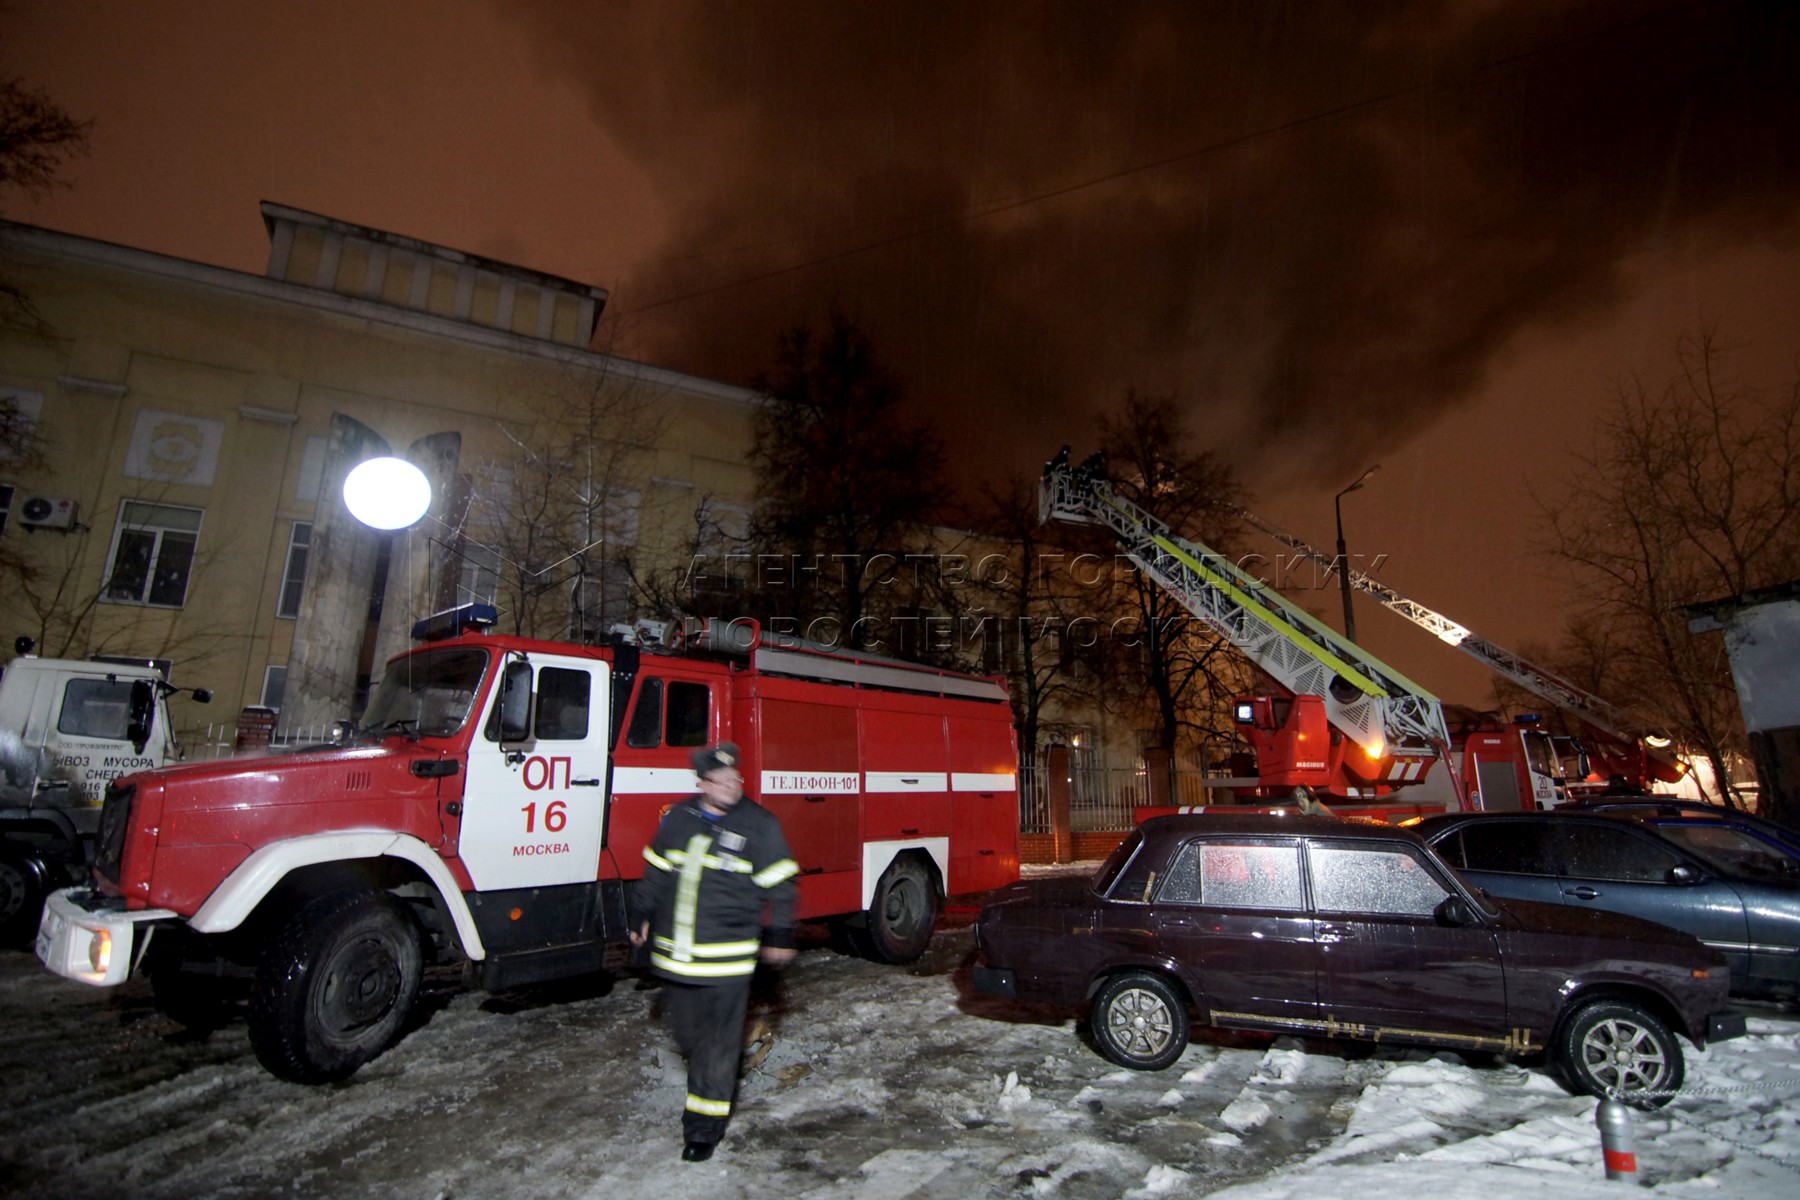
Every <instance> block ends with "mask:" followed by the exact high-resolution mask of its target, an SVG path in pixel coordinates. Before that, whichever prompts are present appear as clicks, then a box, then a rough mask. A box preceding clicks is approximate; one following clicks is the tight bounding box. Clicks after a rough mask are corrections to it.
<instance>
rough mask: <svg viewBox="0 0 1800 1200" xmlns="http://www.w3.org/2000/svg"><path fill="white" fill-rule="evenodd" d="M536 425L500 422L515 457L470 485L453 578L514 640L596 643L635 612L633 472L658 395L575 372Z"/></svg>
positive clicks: (636, 497) (659, 425) (533, 420)
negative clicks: (496, 611)
mask: <svg viewBox="0 0 1800 1200" xmlns="http://www.w3.org/2000/svg"><path fill="white" fill-rule="evenodd" d="M530 407H531V410H532V411H533V412H534V414H535V415H533V416H531V417H527V418H524V419H520V420H512V421H502V422H500V429H501V431H502V433H503V434H504V435H505V437H506V439H507V440H508V441H509V442H510V444H511V445H512V447H513V451H512V453H511V454H510V455H507V456H506V457H503V458H494V459H489V460H486V461H482V462H478V463H476V464H475V465H474V466H473V467H472V468H471V469H470V470H469V471H468V473H467V476H466V486H467V489H468V498H467V505H466V508H465V513H464V516H463V520H462V523H461V525H460V528H459V529H458V530H457V531H456V533H455V536H453V537H452V539H450V540H451V543H452V546H453V549H454V551H455V553H454V556H453V561H452V564H451V566H450V569H451V570H453V571H454V572H455V575H456V578H457V579H458V580H459V582H460V587H461V589H462V591H463V593H464V594H463V595H462V596H461V597H459V598H460V599H465V600H466V599H469V598H471V596H480V595H492V596H493V597H494V600H495V603H496V604H497V605H498V606H499V607H500V608H501V610H502V619H503V621H504V623H505V624H507V625H508V626H510V627H511V628H512V630H513V631H514V632H515V633H518V634H523V635H527V636H534V637H547V638H557V639H562V640H567V641H574V642H593V641H596V640H598V639H599V638H601V637H602V636H604V634H605V632H606V629H607V628H608V626H609V625H610V624H612V623H613V622H615V621H618V620H621V619H623V618H624V617H625V616H627V615H629V613H630V610H631V608H632V600H633V597H632V576H633V572H634V565H633V562H632V559H633V555H634V554H635V552H636V547H637V541H638V537H637V534H638V523H639V517H640V511H641V508H642V504H643V494H642V490H641V486H642V481H641V480H640V478H639V474H638V471H639V466H640V463H641V460H642V457H643V455H644V454H645V452H646V450H647V448H648V447H650V446H652V445H653V444H655V442H656V440H657V438H658V437H659V436H660V435H661V432H662V429H663V426H664V418H663V416H662V411H663V405H662V404H660V403H659V399H658V397H657V395H656V394H655V392H654V389H652V388H650V387H647V386H645V385H642V384H638V383H636V382H633V381H629V380H622V379H620V378H618V377H617V376H616V375H610V374H608V375H599V376H594V375H591V374H588V373H578V372H576V371H575V370H574V369H573V368H571V371H570V374H569V376H568V378H567V379H565V380H563V381H561V382H560V383H558V384H556V385H555V386H554V387H553V388H552V389H551V393H550V394H548V395H546V396H544V397H543V398H542V400H541V402H540V403H539V404H536V405H532V406H530Z"/></svg>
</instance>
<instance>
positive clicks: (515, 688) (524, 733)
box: [500, 659, 531, 743]
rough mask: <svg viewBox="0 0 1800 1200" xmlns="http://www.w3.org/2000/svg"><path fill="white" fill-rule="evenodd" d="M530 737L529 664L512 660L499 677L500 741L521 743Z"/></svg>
mask: <svg viewBox="0 0 1800 1200" xmlns="http://www.w3.org/2000/svg"><path fill="white" fill-rule="evenodd" d="M530 736H531V664H530V663H528V662H522V661H520V660H518V659H514V660H512V661H511V662H509V663H507V664H506V670H505V672H504V674H502V675H501V677H500V740H501V742H503V743H504V742H522V741H524V740H525V739H526V738H528V737H530Z"/></svg>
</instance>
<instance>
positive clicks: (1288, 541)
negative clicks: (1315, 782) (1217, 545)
mask: <svg viewBox="0 0 1800 1200" xmlns="http://www.w3.org/2000/svg"><path fill="white" fill-rule="evenodd" d="M1229 508H1230V511H1231V512H1232V513H1234V514H1235V515H1236V516H1239V517H1241V518H1243V519H1244V520H1245V521H1248V522H1249V523H1250V524H1252V525H1254V526H1256V527H1257V528H1258V529H1260V530H1262V531H1263V532H1264V533H1266V534H1268V535H1269V536H1270V537H1272V538H1274V539H1275V540H1276V541H1278V542H1280V543H1282V544H1283V545H1285V546H1288V547H1289V548H1291V549H1294V550H1298V551H1299V552H1300V553H1301V554H1303V555H1305V556H1306V557H1307V558H1308V559H1310V560H1311V561H1312V562H1313V563H1314V564H1315V565H1316V566H1319V567H1322V568H1324V569H1325V570H1326V571H1328V572H1330V571H1336V570H1338V569H1340V564H1338V563H1337V562H1335V561H1334V560H1333V559H1331V558H1329V557H1327V556H1326V555H1323V554H1321V553H1319V552H1318V551H1317V550H1315V549H1313V548H1312V547H1311V546H1309V545H1307V544H1306V543H1305V542H1303V541H1301V540H1300V539H1299V538H1297V537H1295V536H1294V535H1293V534H1291V533H1287V532H1285V531H1283V530H1281V529H1277V528H1276V527H1275V526H1273V525H1271V524H1269V523H1268V522H1267V521H1264V520H1263V519H1262V518H1261V517H1258V516H1257V515H1256V514H1255V513H1253V512H1250V511H1249V510H1248V509H1245V508H1243V507H1241V506H1238V505H1235V504H1234V505H1230V506H1229ZM1341 569H1342V570H1343V571H1344V572H1345V574H1346V576H1347V577H1348V579H1349V580H1350V586H1351V587H1354V588H1356V589H1357V590H1358V591H1360V592H1363V593H1364V594H1366V595H1368V596H1372V597H1374V598H1375V599H1376V600H1378V601H1379V602H1380V603H1381V604H1382V605H1383V606H1385V607H1386V608H1388V609H1389V610H1391V611H1393V612H1397V613H1399V614H1400V615H1401V616H1403V617H1405V618H1406V619H1407V620H1409V621H1411V622H1412V623H1413V624H1415V625H1417V626H1418V627H1419V628H1421V629H1423V630H1425V631H1426V632H1428V633H1430V634H1431V635H1432V636H1433V637H1435V638H1437V639H1439V640H1440V641H1443V642H1445V643H1447V644H1449V645H1452V646H1455V647H1456V648H1457V649H1458V650H1461V651H1462V652H1463V653H1464V654H1467V655H1469V656H1470V657H1472V658H1474V659H1476V660H1478V661H1479V662H1481V663H1482V664H1483V665H1485V666H1487V667H1488V668H1490V669H1491V670H1493V671H1495V672H1497V673H1498V674H1501V675H1504V676H1505V677H1506V678H1508V679H1510V680H1512V681H1513V682H1514V683H1516V684H1518V685H1519V686H1520V687H1522V688H1524V689H1525V690H1526V691H1528V692H1530V693H1531V694H1532V695H1534V696H1539V697H1542V698H1543V699H1545V700H1548V701H1549V702H1550V703H1551V704H1554V705H1556V706H1557V707H1558V708H1562V709H1566V710H1568V711H1569V712H1571V713H1574V714H1575V715H1576V716H1577V717H1579V718H1580V719H1581V720H1582V721H1584V722H1586V723H1587V724H1589V725H1592V726H1593V727H1594V728H1595V729H1597V730H1599V731H1600V732H1601V733H1607V734H1611V735H1612V736H1613V737H1616V738H1618V739H1620V740H1621V741H1624V742H1627V743H1630V744H1633V745H1637V744H1639V743H1640V741H1641V739H1640V737H1639V735H1638V734H1635V733H1630V732H1627V731H1628V730H1629V729H1630V728H1631V726H1632V725H1633V723H1634V722H1632V720H1631V718H1630V717H1629V716H1627V715H1626V714H1625V713H1624V712H1622V711H1620V709H1619V708H1618V706H1617V705H1614V704H1612V703H1611V702H1609V701H1607V700H1603V699H1601V698H1600V697H1599V696H1596V695H1594V694H1593V693H1592V692H1590V691H1587V690H1586V689H1585V688H1580V687H1577V686H1576V685H1575V684H1572V683H1570V682H1569V681H1568V680H1566V679H1564V678H1562V677H1561V676H1559V675H1557V674H1556V673H1555V672H1554V671H1551V670H1549V669H1548V668H1545V667H1541V666H1539V665H1538V664H1536V663H1534V662H1532V661H1531V660H1530V659H1528V658H1526V657H1525V656H1524V655H1521V654H1515V653H1513V652H1512V651H1511V650H1508V649H1506V648H1505V647H1504V646H1497V645H1495V644H1494V643H1493V642H1490V641H1488V640H1487V639H1486V638H1484V637H1482V636H1481V635H1479V634H1477V633H1475V632H1474V631H1472V630H1470V629H1469V628H1467V627H1466V626H1463V625H1459V624H1457V623H1456V622H1455V621H1452V620H1451V619H1450V618H1449V617H1447V616H1445V615H1444V614H1443V613H1440V612H1438V611H1436V610H1435V609H1431V608H1427V607H1426V606H1425V605H1423V604H1420V603H1419V602H1418V601H1417V600H1414V599H1411V598H1410V597H1408V596H1403V595H1401V594H1400V593H1399V592H1398V591H1396V590H1394V589H1393V588H1391V587H1389V586H1388V585H1387V584H1385V583H1382V582H1380V581H1379V580H1376V579H1373V578H1371V577H1370V576H1368V575H1365V574H1363V573H1362V572H1361V571H1358V570H1356V569H1355V568H1354V567H1352V566H1350V564H1349V563H1343V564H1341ZM1643 752H1644V753H1645V754H1646V755H1647V756H1648V757H1650V758H1651V759H1654V760H1655V761H1656V762H1657V763H1658V764H1659V765H1661V766H1663V767H1664V768H1667V769H1669V770H1672V771H1674V772H1676V774H1677V775H1679V773H1680V772H1681V771H1682V770H1683V769H1684V768H1683V767H1682V765H1681V763H1680V760H1679V759H1678V758H1676V757H1675V756H1674V755H1673V754H1671V753H1669V752H1667V751H1666V750H1663V749H1661V748H1659V747H1656V746H1651V745H1647V744H1645V745H1644V746H1643Z"/></svg>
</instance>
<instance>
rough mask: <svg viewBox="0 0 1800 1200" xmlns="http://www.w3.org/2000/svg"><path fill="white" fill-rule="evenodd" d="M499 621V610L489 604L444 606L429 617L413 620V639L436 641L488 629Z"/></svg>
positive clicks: (417, 640) (416, 640)
mask: <svg viewBox="0 0 1800 1200" xmlns="http://www.w3.org/2000/svg"><path fill="white" fill-rule="evenodd" d="M499 622H500V612H499V610H498V609H496V608H495V607H494V606H493V605H491V604H465V605H462V606H461V607H460V608H446V609H445V610H444V611H443V612H440V613H432V614H431V615H430V616H429V617H425V618H423V619H421V620H418V621H415V622H413V627H412V635H413V641H415V642H438V641H442V640H443V639H445V638H452V637H455V636H456V635H458V634H460V633H474V632H478V631H480V630H483V629H488V628H491V627H492V626H494V625H497V624H499Z"/></svg>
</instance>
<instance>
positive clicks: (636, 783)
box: [613, 766, 1018, 796]
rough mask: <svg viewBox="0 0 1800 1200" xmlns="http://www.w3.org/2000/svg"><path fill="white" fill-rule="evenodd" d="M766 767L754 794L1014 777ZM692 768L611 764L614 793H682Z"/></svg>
mask: <svg viewBox="0 0 1800 1200" xmlns="http://www.w3.org/2000/svg"><path fill="white" fill-rule="evenodd" d="M866 778H867V783H866V784H865V782H864V779H865V776H863V775H861V774H859V773H858V772H856V771H794V770H786V771H764V772H762V781H761V782H762V786H761V788H760V789H759V790H758V792H757V794H758V795H763V796H780V795H803V794H807V793H811V794H814V795H817V794H820V793H832V794H837V795H855V794H856V793H857V792H859V791H868V792H943V791H957V792H1010V791H1012V790H1013V789H1014V788H1015V787H1016V786H1017V785H1018V777H1017V776H1016V775H1014V774H1013V773H1012V772H1010V771H956V772H952V773H949V774H946V773H945V772H943V771H870V772H869V773H868V775H867V777H866ZM694 786H695V785H694V772H693V771H692V770H690V769H688V768H686V767H617V766H616V767H614V768H613V794H614V795H616V796H645V795H658V796H669V795H676V796H679V795H686V794H687V793H690V792H692V791H693V790H694Z"/></svg>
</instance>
